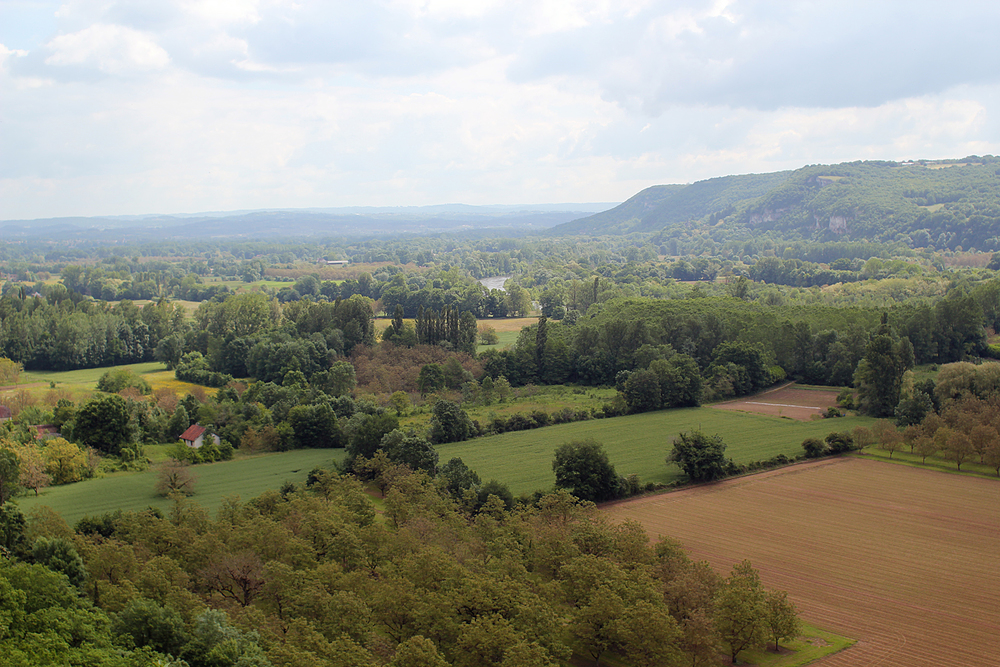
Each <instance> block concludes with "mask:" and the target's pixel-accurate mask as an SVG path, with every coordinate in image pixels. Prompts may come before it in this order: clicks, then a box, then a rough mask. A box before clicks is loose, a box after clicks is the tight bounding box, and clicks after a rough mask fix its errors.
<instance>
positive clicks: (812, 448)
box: [802, 438, 827, 459]
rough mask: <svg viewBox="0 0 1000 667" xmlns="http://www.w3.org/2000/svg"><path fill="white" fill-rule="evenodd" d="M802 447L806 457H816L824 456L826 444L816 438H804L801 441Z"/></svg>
mask: <svg viewBox="0 0 1000 667" xmlns="http://www.w3.org/2000/svg"><path fill="white" fill-rule="evenodd" d="M802 449H804V450H805V453H806V458H809V459H817V458H820V457H821V456H826V453H827V452H826V444H825V443H824V442H823V441H822V440H820V439H818V438H806V439H805V440H803V441H802Z"/></svg>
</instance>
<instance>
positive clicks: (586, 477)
mask: <svg viewBox="0 0 1000 667" xmlns="http://www.w3.org/2000/svg"><path fill="white" fill-rule="evenodd" d="M552 470H553V471H554V472H555V474H556V486H557V487H558V488H561V489H569V490H570V491H572V493H573V495H575V496H576V497H577V498H580V499H581V500H591V501H594V502H601V501H603V500H611V499H612V498H617V497H618V493H619V488H618V485H619V481H618V473H616V472H615V467H614V466H613V465H611V461H610V460H609V459H608V455H607V453H606V452H605V451H604V446H603V445H601V444H600V443H599V442H597V441H596V440H593V439H591V438H588V439H587V440H574V441H572V442H567V443H566V444H564V445H560V446H559V448H558V449H556V454H555V459H553V461H552Z"/></svg>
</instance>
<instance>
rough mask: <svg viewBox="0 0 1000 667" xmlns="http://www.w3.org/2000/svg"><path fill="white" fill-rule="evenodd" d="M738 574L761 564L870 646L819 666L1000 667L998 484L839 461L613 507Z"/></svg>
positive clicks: (774, 584)
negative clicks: (747, 563) (737, 567)
mask: <svg viewBox="0 0 1000 667" xmlns="http://www.w3.org/2000/svg"><path fill="white" fill-rule="evenodd" d="M606 511H607V512H608V513H609V514H610V515H611V516H612V518H614V519H615V520H624V519H626V518H631V519H635V520H638V521H639V522H641V523H642V524H643V525H644V526H645V527H646V530H647V531H648V532H649V533H650V536H651V537H653V538H656V537H657V536H660V535H663V536H669V537H673V538H675V539H677V540H679V541H680V542H681V543H682V544H683V545H684V547H685V548H686V549H687V551H688V553H689V554H690V555H691V557H692V558H694V559H698V560H707V561H709V562H710V563H711V564H712V565H713V566H714V567H715V568H716V569H717V570H718V571H719V572H720V573H723V574H728V572H729V570H730V568H731V567H732V566H733V564H734V563H736V562H738V561H740V560H742V559H744V558H749V559H750V560H751V561H752V562H753V565H754V567H756V568H757V569H758V570H759V571H760V573H761V578H762V579H763V581H764V584H765V585H766V586H767V587H769V588H777V589H781V590H787V591H788V593H789V597H790V598H791V599H792V600H793V601H794V602H795V604H796V605H797V606H798V608H799V612H800V614H801V616H802V617H803V618H805V619H807V620H808V621H810V622H811V623H813V624H815V625H817V626H819V627H821V628H824V629H826V630H830V631H832V632H836V633H838V634H842V635H846V636H848V637H853V638H855V639H857V640H858V643H857V644H856V645H855V646H853V647H851V648H849V649H847V650H845V651H842V652H840V653H839V654H837V655H834V656H830V657H829V658H826V659H824V660H822V661H821V662H820V663H819V664H820V665H821V667H848V666H850V667H874V666H876V665H878V666H880V667H951V666H954V667H987V666H989V665H1000V483H997V482H995V481H992V480H988V479H976V478H970V477H960V476H958V475H948V474H943V473H940V472H933V471H927V470H919V469H916V468H911V467H907V466H899V465H892V464H888V463H883V462H879V461H870V460H864V459H855V458H848V459H836V460H831V461H820V462H815V463H808V464H803V465H798V466H794V467H791V468H784V469H782V470H777V471H773V472H769V473H763V474H760V475H753V476H750V477H744V478H740V479H736V480H730V481H727V482H722V483H719V484H714V485H709V486H702V487H697V488H692V489H687V490H683V491H678V492H674V493H668V494H663V495H659V496H653V497H650V498H642V499H639V500H634V501H628V502H623V503H619V504H616V505H611V506H608V507H607V509H606Z"/></svg>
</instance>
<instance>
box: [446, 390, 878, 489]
mask: <svg viewBox="0 0 1000 667" xmlns="http://www.w3.org/2000/svg"><path fill="white" fill-rule="evenodd" d="M872 421H873V420H872V419H869V418H867V417H844V418H841V419H832V420H827V419H823V420H818V421H809V422H800V421H794V420H791V419H782V418H779V417H769V416H765V415H755V414H747V413H738V412H729V411H725V410H715V409H713V408H707V407H702V408H682V409H675V410H661V411H659V412H647V413H643V414H638V415H629V416H626V417H616V418H613V419H597V420H588V421H582V422H574V423H572V424H560V425H557V426H547V427H545V428H541V429H535V430H532V431H517V432H514V433H504V434H502V435H494V436H489V437H485V438H476V439H474V440H467V441H465V442H458V443H451V444H446V445H439V446H438V447H437V450H438V453H439V454H440V456H441V462H442V463H445V462H447V461H448V460H449V459H451V458H452V457H456V456H457V457H460V458H461V459H462V461H464V462H465V464H466V465H467V466H469V467H470V468H472V469H473V470H475V471H476V472H477V473H478V474H479V476H480V477H481V478H482V479H483V481H486V480H489V479H496V480H500V481H502V482H505V483H507V485H508V486H510V490H511V491H512V492H513V493H514V494H515V495H518V494H521V493H531V492H532V491H535V490H539V489H541V490H547V489H551V488H552V486H553V485H554V484H555V475H554V473H553V472H552V458H553V456H554V454H555V450H556V448H557V447H558V446H559V445H561V444H563V443H566V442H570V441H572V440H581V439H584V438H593V439H595V440H597V441H598V442H600V443H602V444H603V445H604V449H605V451H607V453H608V457H609V458H610V459H611V463H613V464H614V466H615V469H616V470H617V472H618V474H619V475H629V474H632V473H635V474H637V475H638V476H639V477H640V479H642V481H643V482H654V483H658V484H670V483H671V482H677V481H680V480H682V479H683V477H684V475H683V473H682V472H681V471H680V469H679V468H678V467H677V466H676V464H670V465H667V464H666V463H665V459H666V456H667V455H668V454H669V453H670V450H671V449H672V448H673V439H674V438H675V437H676V436H677V434H678V433H680V432H682V431H691V430H693V429H700V430H702V431H704V432H705V433H707V434H709V435H715V434H718V435H721V436H722V439H723V440H724V441H725V443H726V445H727V449H726V455H727V456H728V457H730V458H732V459H733V460H734V461H736V462H737V463H748V462H750V461H759V460H764V459H769V458H772V457H774V456H777V455H778V454H784V455H785V456H789V457H793V456H798V455H799V454H801V453H802V441H803V440H805V439H806V438H813V437H816V438H824V437H826V435H827V434H828V433H830V432H831V431H845V430H850V429H852V428H854V427H855V426H867V425H870V424H871V423H872Z"/></svg>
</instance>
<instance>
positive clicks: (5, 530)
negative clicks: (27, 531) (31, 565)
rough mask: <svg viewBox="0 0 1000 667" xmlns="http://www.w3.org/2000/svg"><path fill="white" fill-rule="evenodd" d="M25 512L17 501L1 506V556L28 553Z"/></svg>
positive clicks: (16, 555)
mask: <svg viewBox="0 0 1000 667" xmlns="http://www.w3.org/2000/svg"><path fill="white" fill-rule="evenodd" d="M24 528H25V521H24V514H22V513H21V508H19V507H18V506H17V505H16V504H15V503H4V504H3V505H2V506H0V556H8V557H9V556H15V557H21V556H24V555H26V553H27V550H28V544H27V541H26V540H25V537H24Z"/></svg>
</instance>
